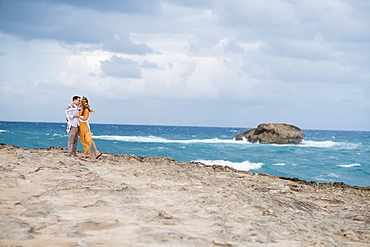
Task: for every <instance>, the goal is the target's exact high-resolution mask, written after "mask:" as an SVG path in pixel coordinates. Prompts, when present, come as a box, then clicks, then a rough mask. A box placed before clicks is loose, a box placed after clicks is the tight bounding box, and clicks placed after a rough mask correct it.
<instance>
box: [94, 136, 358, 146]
mask: <svg viewBox="0 0 370 247" xmlns="http://www.w3.org/2000/svg"><path fill="white" fill-rule="evenodd" d="M93 138H94V139H101V140H110V141H123V142H142V143H208V144H238V145H257V143H250V142H248V141H247V140H246V139H244V140H235V139H218V138H210V139H186V140H171V139H166V138H162V137H157V136H152V135H151V136H116V135H101V136H93ZM263 145H272V146H276V147H286V146H290V147H315V148H338V149H355V148H358V147H359V146H360V145H361V144H357V143H347V142H334V141H306V140H302V142H301V143H300V144H263Z"/></svg>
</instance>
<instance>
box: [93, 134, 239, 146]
mask: <svg viewBox="0 0 370 247" xmlns="http://www.w3.org/2000/svg"><path fill="white" fill-rule="evenodd" d="M93 138H94V139H101V140H111V141H124V142H146V143H147V142H153V143H227V144H230V143H236V144H238V143H244V142H239V141H235V140H221V139H218V138H212V139H188V140H170V139H165V138H162V137H157V136H93Z"/></svg>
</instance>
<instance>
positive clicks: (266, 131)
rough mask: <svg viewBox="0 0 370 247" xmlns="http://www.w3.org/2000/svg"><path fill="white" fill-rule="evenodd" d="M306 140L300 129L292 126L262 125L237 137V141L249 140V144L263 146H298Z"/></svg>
mask: <svg viewBox="0 0 370 247" xmlns="http://www.w3.org/2000/svg"><path fill="white" fill-rule="evenodd" d="M303 138H304V133H303V132H302V131H301V129H300V128H298V127H296V126H294V125H290V124H278V123H269V124H260V125H258V126H257V128H255V129H250V130H248V131H245V132H243V133H240V134H238V135H236V136H235V140H243V139H247V140H248V141H249V142H252V143H255V142H259V143H261V144H298V143H300V142H301V141H302V139H303Z"/></svg>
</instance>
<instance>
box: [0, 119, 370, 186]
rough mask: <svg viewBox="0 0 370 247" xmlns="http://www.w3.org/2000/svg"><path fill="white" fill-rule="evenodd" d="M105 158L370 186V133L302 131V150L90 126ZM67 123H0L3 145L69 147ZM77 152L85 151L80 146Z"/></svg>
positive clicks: (208, 135) (175, 129) (186, 130)
mask: <svg viewBox="0 0 370 247" xmlns="http://www.w3.org/2000/svg"><path fill="white" fill-rule="evenodd" d="M90 127H91V131H92V132H93V133H94V136H93V139H94V141H95V143H96V145H97V147H98V149H99V151H101V152H106V153H115V154H133V155H138V156H152V157H170V158H172V159H175V160H177V161H183V162H188V161H200V162H202V163H204V164H209V165H212V164H217V165H224V166H229V167H233V168H236V169H238V170H246V171H250V172H255V173H264V174H269V175H276V176H284V177H292V178H299V179H302V180H306V181H315V182H318V183H322V182H343V183H346V184H348V185H352V186H364V187H366V186H370V132H369V131H334V130H302V131H303V132H304V134H305V138H304V139H303V141H302V143H301V144H298V145H277V144H258V143H249V142H247V141H235V140H234V136H235V135H236V134H238V133H241V132H244V131H246V130H248V129H249V128H231V127H230V128H228V127H188V126H153V125H124V124H90ZM67 140H68V135H67V132H66V123H43V122H40V123H38V122H5V121H0V142H1V143H5V144H8V145H16V146H19V147H24V148H48V147H50V146H60V147H67ZM77 149H78V150H83V149H82V146H81V144H80V143H79V144H78V146H77Z"/></svg>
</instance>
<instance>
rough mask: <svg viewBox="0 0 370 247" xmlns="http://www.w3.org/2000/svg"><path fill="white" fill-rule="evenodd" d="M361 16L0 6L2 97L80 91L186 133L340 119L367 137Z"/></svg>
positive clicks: (303, 7)
mask: <svg viewBox="0 0 370 247" xmlns="http://www.w3.org/2000/svg"><path fill="white" fill-rule="evenodd" d="M369 11H370V5H369V4H368V3H367V1H364V0H351V1H349V0H328V1H324V2H323V1H319V0H313V1H312V0H302V1H290V0H272V1H270V0H268V1H267V0H261V1H252V0H245V1H241V0H226V1H213V0H212V1H211V0H204V1H196V0H153V1H146V0H126V1H118V0H112V1H105V2H104V1H98V0H91V1H87V0H80V1H69V0H50V1H47V0H34V1H26V0H17V1H10V0H2V1H1V0H0V24H1V25H0V67H1V68H2V70H1V72H0V89H1V90H0V94H1V95H0V97H1V98H3V97H7V98H6V99H7V100H9V102H10V101H11V97H13V98H14V99H16V98H19V97H20V95H23V96H24V95H27V93H32V94H33V95H35V97H37V98H42V97H43V95H42V94H49V93H51V94H53V92H52V89H53V88H55V89H56V91H55V92H54V95H55V98H57V97H60V98H59V101H63V100H62V99H61V97H66V95H69V94H75V92H76V91H78V90H79V89H81V90H82V91H83V92H82V94H88V95H89V97H90V98H99V99H100V100H101V101H100V102H104V101H105V100H106V99H114V100H116V101H117V104H118V103H119V104H123V105H124V104H127V105H129V106H130V107H131V106H133V107H134V108H135V105H136V106H137V109H133V110H132V111H133V114H134V112H136V111H137V110H140V111H142V112H145V113H146V114H148V115H152V119H157V120H158V121H160V119H161V118H163V119H164V116H166V117H167V118H168V117H169V114H170V113H173V114H176V112H177V111H176V109H177V108H176V107H175V106H178V108H181V109H182V112H184V113H186V114H189V115H184V116H179V115H176V117H175V118H177V119H178V120H179V121H180V122H187V123H189V122H191V121H190V120H189V121H187V120H186V119H187V116H193V117H194V121H195V122H197V121H198V122H201V123H202V124H206V122H207V119H208V120H209V121H211V122H212V123H214V121H219V124H221V122H222V125H229V126H230V125H232V123H233V122H235V121H236V120H235V119H233V118H232V116H236V115H237V116H238V120H237V121H238V122H240V123H242V122H243V121H244V122H245V123H246V124H247V123H248V122H250V121H252V120H250V119H249V117H250V116H253V119H254V120H253V121H257V120H258V121H259V120H263V119H269V120H271V121H273V120H274V119H276V120H280V119H282V120H283V119H284V118H287V119H290V120H292V121H291V122H294V121H293V120H294V118H295V117H297V119H298V118H299V121H302V122H306V123H310V125H313V124H314V121H321V122H320V123H321V124H323V125H324V124H325V121H329V120H325V119H331V121H332V123H334V122H338V123H339V122H342V123H343V126H344V125H346V126H350V124H351V123H350V120H349V118H345V117H344V116H345V115H346V114H345V112H346V111H348V113H347V114H352V115H351V116H353V118H352V121H353V122H356V123H357V125H358V126H360V125H362V126H364V124H362V123H361V121H362V122H364V121H363V119H367V118H368V117H366V116H367V115H366V114H365V113H366V112H367V111H368V110H369V109H370V102H369V100H368V97H365V96H366V95H368V94H369V93H370V88H369V86H368V82H369V80H370V72H369V69H368V68H369V66H370V59H369V57H370V29H369V28H368V26H370V18H369V15H368V13H369ZM17 88H20V90H18V92H15V91H17V90H16V89H17ZM68 92H71V93H68ZM72 92H73V93H72ZM77 94H78V92H77ZM69 98H70V96H68V99H69ZM143 99H145V101H143ZM139 101H140V103H139ZM13 102H16V100H15V101H13ZM153 102H155V104H154V103H153ZM171 102H173V103H172V104H171ZM186 102H192V104H186ZM3 104H6V102H5V103H3ZM145 104H153V107H152V108H154V106H156V107H159V108H158V110H157V111H156V112H157V113H158V114H161V112H166V113H168V114H164V113H163V115H158V116H155V117H154V116H153V114H154V113H153V112H154V111H153V109H152V110H147V109H149V107H148V108H146V107H145ZM26 105H27V104H26ZM197 105H202V107H195V106H197ZM212 106H215V107H216V108H217V109H219V111H217V110H215V109H211V108H212ZM322 106H324V107H322ZM4 107H5V108H6V106H5V105H4ZM4 107H3V108H4ZM11 107H16V104H14V105H12V106H11ZM8 108H9V107H8ZM321 108H323V109H325V114H326V115H327V117H325V119H323V116H324V115H325V114H324V113H322V114H321V115H320V114H318V111H319V110H320V109H321ZM241 112H242V113H243V114H242V113H241ZM248 112H249V113H250V114H249V113H248ZM274 112H275V113H274ZM0 113H1V112H0ZM207 114H208V115H207ZM211 114H213V115H212V116H211ZM315 114H316V115H320V119H318V118H315ZM1 115H4V116H5V115H6V116H7V115H8V114H1ZM214 115H217V117H218V118H219V120H217V117H215V116H214ZM126 116H127V114H126ZM222 116H224V117H222ZM309 116H311V119H314V120H310V121H309V120H307V119H308V118H309ZM356 116H358V117H356ZM117 118H119V116H117ZM356 118H358V119H362V120H361V121H360V120H358V119H356ZM117 121H118V120H117ZM132 121H134V120H132ZM140 121H141V120H140ZM140 121H139V120H137V121H136V122H140ZM143 121H144V120H143ZM173 122H176V119H173ZM227 122H229V123H230V124H228V123H227ZM345 122H346V124H344V123H345ZM368 122H370V121H368ZM157 123H158V122H157ZM194 124H196V123H194ZM215 124H216V123H215ZM256 124H258V123H255V122H253V124H252V125H253V126H254V125H256ZM212 125H214V124H212ZM325 125H326V124H325ZM326 126H328V125H326ZM303 127H304V126H303Z"/></svg>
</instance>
